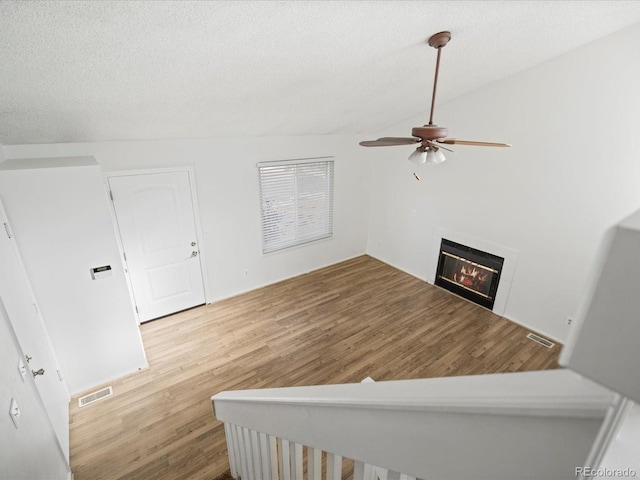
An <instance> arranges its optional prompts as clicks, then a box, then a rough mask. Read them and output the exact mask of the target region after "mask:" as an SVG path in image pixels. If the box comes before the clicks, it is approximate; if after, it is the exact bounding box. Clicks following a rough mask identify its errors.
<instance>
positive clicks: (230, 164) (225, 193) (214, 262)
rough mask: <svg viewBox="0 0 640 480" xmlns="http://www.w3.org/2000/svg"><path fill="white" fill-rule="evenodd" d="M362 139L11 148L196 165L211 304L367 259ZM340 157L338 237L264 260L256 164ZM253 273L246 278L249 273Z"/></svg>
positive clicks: (154, 164)
mask: <svg viewBox="0 0 640 480" xmlns="http://www.w3.org/2000/svg"><path fill="white" fill-rule="evenodd" d="M361 139H362V138H361V136H310V137H302V136H300V137H260V138H228V139H194V140H166V141H136V142H104V143H76V144H52V145H20V146H5V152H6V155H7V158H12V159H14V158H30V157H50V156H76V155H91V156H94V157H95V158H96V160H97V161H98V163H99V164H100V167H101V169H102V170H103V172H109V171H122V170H137V169H150V168H163V167H176V166H182V165H189V166H192V167H193V168H194V171H195V178H196V188H197V196H198V203H199V210H200V217H201V218H200V220H201V222H200V223H201V225H202V229H203V231H204V244H203V246H202V248H203V249H204V253H205V259H206V263H205V266H204V267H205V269H206V275H205V276H206V277H208V280H209V285H208V286H209V288H208V292H209V295H208V298H207V301H208V302H212V301H215V300H218V299H222V298H226V297H229V296H233V295H236V294H239V293H242V292H245V291H248V290H252V289H254V288H258V287H261V286H264V285H267V284H270V283H274V282H277V281H280V280H283V279H285V278H289V277H293V276H296V275H299V274H302V273H305V272H308V271H311V270H315V269H318V268H321V267H324V266H327V265H330V264H333V263H337V262H339V261H342V260H345V259H348V258H351V257H355V256H358V255H362V254H364V253H365V250H366V242H367V228H368V219H369V215H368V208H369V203H368V202H369V200H368V199H369V194H368V192H369V178H368V177H369V172H370V164H369V158H368V155H367V152H365V151H364V149H363V148H362V147H360V146H359V145H358V141H360V140H361ZM320 156H333V157H335V187H334V236H333V238H331V239H327V240H321V241H318V242H315V243H311V244H306V245H303V246H300V247H297V248H292V249H288V250H285V251H281V252H276V253H271V254H268V255H263V254H262V243H261V231H260V203H259V192H258V171H257V167H256V164H257V163H258V162H262V161H269V160H284V159H294V158H305V157H320ZM245 271H246V275H245Z"/></svg>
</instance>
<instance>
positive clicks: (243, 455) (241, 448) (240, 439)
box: [235, 425, 249, 478]
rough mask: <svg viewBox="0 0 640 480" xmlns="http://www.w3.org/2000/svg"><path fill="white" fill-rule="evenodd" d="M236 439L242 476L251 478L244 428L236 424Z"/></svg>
mask: <svg viewBox="0 0 640 480" xmlns="http://www.w3.org/2000/svg"><path fill="white" fill-rule="evenodd" d="M235 428H236V439H237V443H238V447H237V449H238V452H239V453H240V471H241V474H240V476H241V477H242V478H249V470H248V468H247V450H246V448H245V443H244V433H243V428H242V427H240V426H237V425H236V427H235Z"/></svg>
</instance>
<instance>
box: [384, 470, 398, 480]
mask: <svg viewBox="0 0 640 480" xmlns="http://www.w3.org/2000/svg"><path fill="white" fill-rule="evenodd" d="M387 480H400V473H399V472H394V471H393V470H389V471H388V472H387Z"/></svg>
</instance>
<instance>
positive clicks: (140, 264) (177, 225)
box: [108, 171, 205, 322]
mask: <svg viewBox="0 0 640 480" xmlns="http://www.w3.org/2000/svg"><path fill="white" fill-rule="evenodd" d="M108 181H109V188H110V190H111V197H112V200H113V205H114V209H115V213H116V221H117V223H118V229H119V231H120V238H121V241H122V246H123V250H124V254H125V262H126V265H127V270H128V274H129V278H130V281H131V288H132V290H133V296H134V298H135V303H136V308H137V310H138V316H139V318H140V321H141V322H145V321H147V320H152V319H154V318H158V317H162V316H164V315H168V314H170V313H174V312H178V311H180V310H185V309H187V308H190V307H194V306H196V305H202V304H203V303H205V296H204V286H203V281H202V269H201V265H200V255H199V253H200V251H199V247H198V238H197V235H196V223H195V213H194V207H193V200H192V198H193V197H192V193H191V183H190V180H189V172H188V171H175V172H161V173H147V174H135V175H122V176H111V177H109V179H108Z"/></svg>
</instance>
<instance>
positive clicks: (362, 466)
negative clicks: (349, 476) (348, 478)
mask: <svg viewBox="0 0 640 480" xmlns="http://www.w3.org/2000/svg"><path fill="white" fill-rule="evenodd" d="M353 480H377V477H376V472H375V467H374V466H373V465H369V464H368V463H364V462H359V461H355V462H354V463H353Z"/></svg>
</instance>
